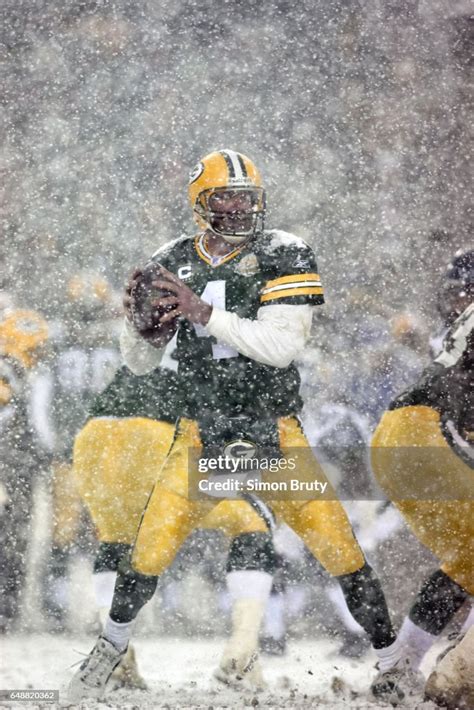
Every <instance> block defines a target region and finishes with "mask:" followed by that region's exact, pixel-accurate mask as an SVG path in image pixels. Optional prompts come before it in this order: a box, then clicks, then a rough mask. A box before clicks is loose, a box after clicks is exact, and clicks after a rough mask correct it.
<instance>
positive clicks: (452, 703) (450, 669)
mask: <svg viewBox="0 0 474 710" xmlns="http://www.w3.org/2000/svg"><path fill="white" fill-rule="evenodd" d="M425 696H426V698H428V700H432V701H433V702H435V703H436V704H437V705H442V706H443V707H446V708H449V710H451V709H452V708H460V709H461V708H462V709H463V710H464V709H466V710H468V709H469V708H473V707H474V626H473V627H471V628H470V629H469V630H468V631H467V632H466V634H464V636H460V637H459V638H458V641H457V643H455V644H454V646H453V647H452V648H449V649H448V652H447V653H446V654H444V655H443V656H442V658H441V659H440V660H439V661H438V663H437V664H436V668H435V669H434V671H433V672H432V673H431V675H430V676H429V678H428V680H427V681H426V686H425Z"/></svg>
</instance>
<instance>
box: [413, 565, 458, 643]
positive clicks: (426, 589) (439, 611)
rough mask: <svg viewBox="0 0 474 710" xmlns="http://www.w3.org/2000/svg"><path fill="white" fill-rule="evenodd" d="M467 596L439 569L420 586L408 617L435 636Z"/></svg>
mask: <svg viewBox="0 0 474 710" xmlns="http://www.w3.org/2000/svg"><path fill="white" fill-rule="evenodd" d="M468 596H469V595H468V593H467V592H466V591H465V590H464V589H463V588H462V587H460V586H459V584H458V583H457V582H455V581H454V579H451V577H448V575H447V574H445V573H444V572H443V571H442V570H440V569H439V570H436V572H435V573H434V574H432V575H431V577H428V579H426V580H425V581H424V583H423V584H422V586H421V589H420V591H419V592H418V594H417V597H416V600H415V603H414V604H413V606H412V608H411V609H410V613H409V615H408V616H409V617H410V619H411V621H413V623H414V624H416V625H417V626H419V627H420V628H421V629H423V631H427V632H428V633H429V634H433V635H434V636H437V635H438V634H440V633H441V632H442V630H443V629H444V627H445V626H446V625H447V624H448V623H449V622H450V621H451V619H452V618H453V616H454V614H455V613H456V612H457V611H458V609H460V607H461V606H462V605H463V603H464V602H465V601H466V599H467V598H468Z"/></svg>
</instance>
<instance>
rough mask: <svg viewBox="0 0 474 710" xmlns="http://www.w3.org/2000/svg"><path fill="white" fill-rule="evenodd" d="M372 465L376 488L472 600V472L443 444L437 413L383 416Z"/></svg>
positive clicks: (406, 411) (411, 410) (414, 410)
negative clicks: (379, 487)
mask: <svg viewBox="0 0 474 710" xmlns="http://www.w3.org/2000/svg"><path fill="white" fill-rule="evenodd" d="M371 459H372V468H373V471H374V474H375V477H376V478H377V481H378V482H379V484H380V486H381V488H382V489H383V490H384V492H385V493H386V495H387V496H388V498H389V499H390V500H391V501H392V502H393V503H394V504H395V505H396V507H397V508H398V509H399V510H400V512H401V513H402V515H403V517H404V518H405V520H406V522H407V524H408V525H409V527H410V528H411V530H412V531H413V532H414V534H415V535H416V536H417V538H418V539H419V540H420V541H421V542H422V543H423V544H424V545H425V546H426V547H427V548H428V549H429V550H431V551H432V552H433V553H434V554H435V555H436V556H437V557H438V558H439V559H440V561H441V563H442V570H443V571H444V572H445V573H446V574H447V575H449V577H451V579H454V581H455V582H457V583H458V584H460V585H461V587H463V588H464V589H465V590H466V591H467V592H469V593H470V594H474V494H473V491H474V471H473V470H472V469H471V468H469V466H468V465H467V464H465V463H464V462H463V461H462V459H460V458H459V457H458V456H456V454H455V453H454V451H453V450H452V449H451V447H450V446H449V444H448V443H447V442H446V440H445V438H444V436H443V434H442V432H441V427H440V415H439V414H438V412H436V411H435V410H434V409H431V408H430V407H422V406H416V407H402V408H400V409H395V410H393V411H389V412H385V414H384V415H383V417H382V419H381V421H380V423H379V425H378V427H377V429H376V431H375V434H374V436H373V439H372V449H371ZM417 489H418V493H419V494H418V495H417ZM407 491H410V499H407V498H408V496H407ZM426 491H429V495H430V496H431V498H430V499H429V500H426V498H427V493H426ZM404 496H405V497H404Z"/></svg>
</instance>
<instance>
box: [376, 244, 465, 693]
mask: <svg viewBox="0 0 474 710" xmlns="http://www.w3.org/2000/svg"><path fill="white" fill-rule="evenodd" d="M472 255H473V252H471V257H470V258H471V269H470V276H469V270H468V271H467V272H466V274H467V275H466V277H465V280H464V282H463V283H461V284H458V290H459V291H460V292H458V294H457V298H456V299H455V301H456V303H457V304H459V303H462V306H463V307H464V308H465V310H464V311H463V312H462V313H461V315H459V313H458V314H457V315H458V317H457V318H456V319H455V320H454V322H453V320H452V318H451V319H450V320H451V327H450V328H449V330H448V332H447V334H446V337H445V339H444V343H443V347H442V349H441V352H440V353H439V354H438V356H437V357H436V358H435V360H434V362H433V364H432V365H431V366H430V367H428V368H427V369H426V370H425V372H424V373H423V375H422V376H421V378H420V380H419V381H418V382H417V383H416V385H415V386H414V387H412V388H410V389H409V390H408V391H406V392H404V393H403V394H401V395H400V396H399V397H397V398H396V399H395V400H394V402H393V403H392V404H391V406H390V409H389V410H388V411H387V412H385V414H384V415H383V417H382V419H381V421H380V423H379V425H378V427H377V429H376V431H375V434H374V437H373V440H372V449H371V455H372V466H373V470H374V473H375V476H376V478H377V480H378V482H379V484H380V485H381V487H382V489H383V490H384V492H385V493H386V494H387V496H388V498H389V499H390V500H391V501H393V502H394V504H395V505H396V507H397V508H398V509H399V511H400V512H401V513H402V515H403V517H404V518H405V520H406V522H407V524H408V526H409V527H410V529H411V530H412V531H413V532H414V534H415V535H416V536H417V538H418V539H419V540H420V541H421V542H422V543H423V544H424V545H426V547H427V548H428V549H429V550H431V551H432V552H433V554H434V555H436V556H437V557H438V559H439V560H440V562H441V565H440V568H439V569H438V570H436V572H435V573H434V574H432V575H431V576H430V577H429V578H428V579H426V580H425V581H424V583H423V584H422V586H421V588H420V591H419V592H418V594H417V597H416V600H415V602H414V604H413V606H412V607H411V609H410V612H409V614H408V616H407V618H406V619H405V620H404V623H403V625H402V628H401V631H400V634H399V636H398V638H397V641H396V644H395V646H396V652H395V653H394V656H393V661H394V664H393V668H392V669H388V670H387V672H385V673H382V674H381V675H380V677H379V679H378V680H377V681H376V686H377V687H383V686H390V685H392V686H393V688H394V692H396V689H397V679H399V678H400V669H403V668H409V669H411V670H415V671H416V670H417V669H418V668H419V666H420V663H421V661H422V659H423V657H424V655H425V654H426V652H427V650H428V649H429V648H430V647H431V645H432V644H433V643H434V641H436V639H437V638H438V636H439V634H440V633H441V632H442V631H443V629H444V628H445V627H446V625H447V624H448V623H449V621H450V620H451V619H452V618H453V616H454V614H455V613H456V612H457V611H458V609H459V608H460V607H461V605H463V604H464V603H465V602H466V603H469V601H468V600H470V599H471V598H472V595H473V594H474V545H473V541H474V478H473V466H474V451H473V447H472V442H473V431H474V401H473V393H474V386H473V385H474V381H473V373H474V303H473V295H474V290H473V284H474V278H473V276H474V268H473V267H474V263H473V262H472ZM451 295H452V294H451ZM467 303H469V305H467V307H466V304H467ZM459 310H460V309H459ZM473 623H474V613H473V611H472V610H471V612H470V614H469V617H468V619H467V621H466V624H465V628H466V629H468V628H470V631H467V635H466V636H467V639H466V641H465V642H463V644H460V647H459V648H460V650H459V654H460V655H459V658H458V663H457V665H456V663H455V662H453V656H451V661H449V660H448V661H446V663H449V664H450V665H449V667H450V668H451V673H452V675H451V679H450V680H451V682H450V683H448V681H447V680H446V674H445V673H444V674H439V675H438V676H437V677H432V678H431V679H430V680H429V681H428V685H427V692H428V693H429V695H430V696H431V697H432V698H433V699H435V700H440V701H443V704H444V702H445V701H449V702H451V703H454V704H456V703H457V702H459V701H460V698H461V697H462V694H463V692H464V691H466V688H467V687H468V685H469V683H471V680H469V678H471V679H472V678H473V677H474V655H471V656H470V658H469V653H470V652H469V653H468V649H469V648H471V649H472V644H473V642H474V639H473V636H472V635H473V634H474V630H473V629H472V624H473ZM451 653H452V654H454V659H456V655H455V654H456V650H455V649H454V650H453V651H452V652H451ZM454 669H455V670H454ZM470 692H471V693H473V688H472V685H471V689H470ZM472 697H473V696H472V695H471V699H472ZM450 706H451V705H450ZM461 706H462V707H464V705H461ZM456 707H457V705H456ZM465 707H468V705H465Z"/></svg>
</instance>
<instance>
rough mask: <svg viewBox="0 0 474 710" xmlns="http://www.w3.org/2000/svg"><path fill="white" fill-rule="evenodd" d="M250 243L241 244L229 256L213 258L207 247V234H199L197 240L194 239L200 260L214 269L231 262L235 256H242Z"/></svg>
mask: <svg viewBox="0 0 474 710" xmlns="http://www.w3.org/2000/svg"><path fill="white" fill-rule="evenodd" d="M247 244H248V242H245V243H244V244H241V245H240V246H238V247H236V248H235V249H233V250H232V251H230V252H229V253H228V254H224V255H223V256H213V255H212V254H210V253H209V251H208V250H207V247H206V233H205V232H203V233H202V234H198V235H197V236H196V237H195V239H194V246H195V249H196V251H197V253H198V255H199V256H200V258H201V259H202V260H203V261H205V262H206V264H209V265H210V266H212V267H213V268H215V267H216V266H220V265H221V264H224V263H225V262H226V261H230V260H231V259H233V258H234V257H235V256H237V255H238V254H240V252H241V251H242V249H243V248H244V247H245V246H247Z"/></svg>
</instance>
